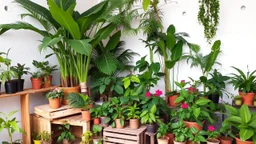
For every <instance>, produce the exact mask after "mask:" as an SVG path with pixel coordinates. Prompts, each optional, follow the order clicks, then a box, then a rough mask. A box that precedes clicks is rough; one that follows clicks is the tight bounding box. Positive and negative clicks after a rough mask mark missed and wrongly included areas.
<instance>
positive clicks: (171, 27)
mask: <svg viewBox="0 0 256 144" xmlns="http://www.w3.org/2000/svg"><path fill="white" fill-rule="evenodd" d="M175 31H176V30H175V27H174V25H170V26H169V27H168V29H167V33H170V34H172V35H174V34H175Z"/></svg>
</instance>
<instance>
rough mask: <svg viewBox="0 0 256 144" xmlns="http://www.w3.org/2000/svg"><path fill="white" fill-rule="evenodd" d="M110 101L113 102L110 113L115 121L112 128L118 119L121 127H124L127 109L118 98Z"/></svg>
mask: <svg viewBox="0 0 256 144" xmlns="http://www.w3.org/2000/svg"><path fill="white" fill-rule="evenodd" d="M110 101H111V102H110V107H109V110H108V111H109V112H110V115H111V118H112V120H113V123H112V127H115V120H116V119H120V123H121V125H122V126H124V120H125V111H126V107H125V106H123V105H122V104H121V101H120V99H118V98H117V97H114V98H111V99H110Z"/></svg>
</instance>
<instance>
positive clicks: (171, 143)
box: [166, 133, 174, 144]
mask: <svg viewBox="0 0 256 144" xmlns="http://www.w3.org/2000/svg"><path fill="white" fill-rule="evenodd" d="M166 136H167V137H168V138H169V144H173V140H174V134H173V133H167V134H166Z"/></svg>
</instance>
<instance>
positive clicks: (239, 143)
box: [236, 137, 253, 144]
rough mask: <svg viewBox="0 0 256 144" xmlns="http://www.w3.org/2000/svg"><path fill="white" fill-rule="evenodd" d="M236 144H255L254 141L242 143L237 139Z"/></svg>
mask: <svg viewBox="0 0 256 144" xmlns="http://www.w3.org/2000/svg"><path fill="white" fill-rule="evenodd" d="M236 144H253V141H242V140H241V139H239V138H237V137H236Z"/></svg>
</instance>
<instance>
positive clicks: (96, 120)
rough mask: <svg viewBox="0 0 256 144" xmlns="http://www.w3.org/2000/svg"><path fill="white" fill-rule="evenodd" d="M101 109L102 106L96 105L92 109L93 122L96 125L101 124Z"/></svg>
mask: <svg viewBox="0 0 256 144" xmlns="http://www.w3.org/2000/svg"><path fill="white" fill-rule="evenodd" d="M100 109H101V107H100V106H95V107H93V108H92V109H91V110H90V113H91V115H92V117H93V124H95V125H99V124H100ZM106 111H107V110H106Z"/></svg>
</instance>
